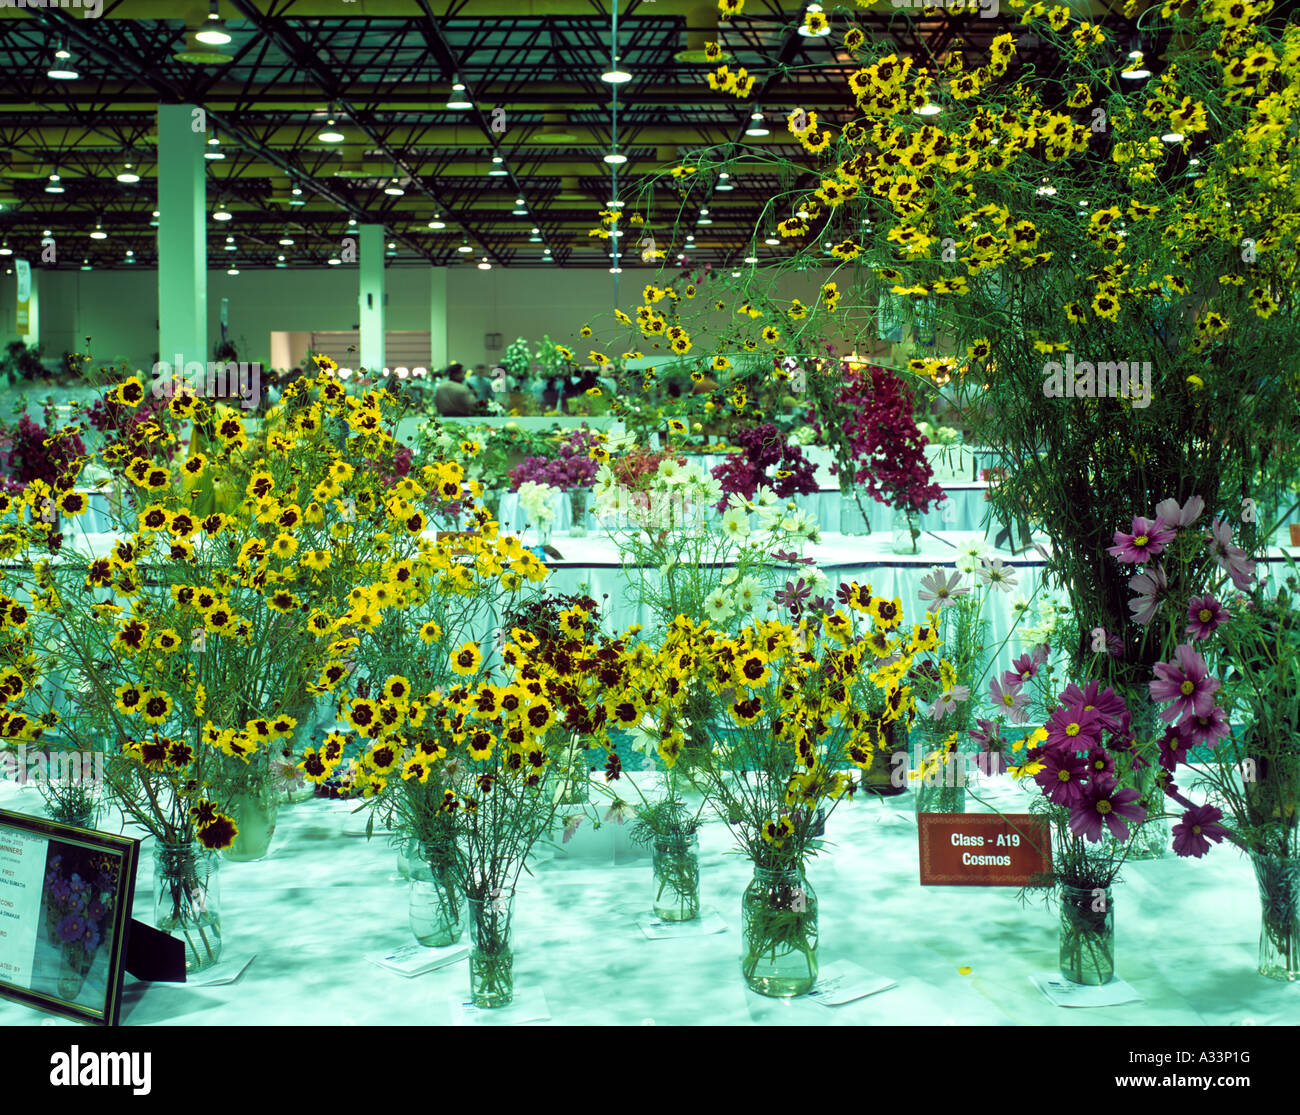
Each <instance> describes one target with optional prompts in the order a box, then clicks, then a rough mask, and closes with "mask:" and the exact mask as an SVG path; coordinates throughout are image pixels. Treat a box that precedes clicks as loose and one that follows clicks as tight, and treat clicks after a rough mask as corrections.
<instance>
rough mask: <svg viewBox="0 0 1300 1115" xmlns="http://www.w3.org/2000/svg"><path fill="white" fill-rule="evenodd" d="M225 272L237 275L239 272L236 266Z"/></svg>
mask: <svg viewBox="0 0 1300 1115" xmlns="http://www.w3.org/2000/svg"><path fill="white" fill-rule="evenodd" d="M226 274H227V275H238V274H239V268H238V267H232V268H231V269H230V270H229V271H227V272H226Z"/></svg>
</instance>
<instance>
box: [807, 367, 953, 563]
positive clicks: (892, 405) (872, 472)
mask: <svg viewBox="0 0 1300 1115" xmlns="http://www.w3.org/2000/svg"><path fill="white" fill-rule="evenodd" d="M807 383H808V387H809V393H810V395H811V398H812V400H813V410H814V415H815V418H816V422H817V425H818V432H819V435H820V436H821V437H822V438H823V439H825V442H826V444H827V445H829V446H830V448H831V450H832V452H833V453H834V455H835V468H836V471H837V473H838V475H839V480H840V491H841V493H842V494H843V495H844V496H846V497H847V496H849V495H852V497H853V498H854V500H856V501H858V506H859V508H860V509H861V507H862V504H861V499H860V496H859V494H858V488H857V487H855V486H854V485H855V484H857V485H861V487H862V489H863V490H865V491H866V493H867V495H869V496H870V497H871V498H872V499H874V500H875V501H876V502H877V503H883V504H886V505H887V506H889V507H892V508H893V509H894V510H895V511H899V512H902V513H903V515H904V516H905V518H906V520H907V524H908V530H909V533H910V535H911V545H912V551H913V552H915V551H916V539H917V537H918V536H919V534H920V530H919V528H918V527H917V526H916V523H915V520H916V517H917V515H919V514H924V513H925V512H927V511H929V509H930V504H931V503H932V502H934V501H936V500H941V499H943V488H942V487H941V486H940V485H938V484H936V483H934V472H933V470H932V469H931V467H930V464H929V461H927V460H926V456H925V446H926V444H927V439H926V437H925V435H924V434H922V433H921V431H920V429H919V428H918V427H917V425H916V420H915V419H914V418H913V406H912V398H911V394H910V392H909V391H908V389H907V387H906V386H905V384H904V383H903V381H902V380H901V379H900V378H899V377H898V376H897V375H896V374H895V373H894V372H891V371H889V370H888V369H886V368H881V367H878V366H876V365H868V366H867V367H865V368H859V367H854V366H852V365H850V364H848V363H845V364H843V365H842V366H841V365H838V364H829V365H828V366H826V367H825V368H823V369H822V370H820V371H815V372H812V373H808V376H807ZM863 517H864V519H865V517H866V511H865V509H863Z"/></svg>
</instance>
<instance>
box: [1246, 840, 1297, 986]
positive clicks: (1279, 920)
mask: <svg viewBox="0 0 1300 1115" xmlns="http://www.w3.org/2000/svg"><path fill="white" fill-rule="evenodd" d="M1250 860H1251V863H1252V864H1253V865H1254V868H1255V880H1256V882H1258V883H1259V902H1260V910H1261V915H1262V917H1261V921H1260V929H1259V973H1260V975H1262V976H1268V978H1269V979H1275V980H1283V981H1286V982H1295V981H1296V980H1300V858H1297V857H1295V856H1269V855H1263V854H1261V853H1258V852H1252V853H1251V857H1250Z"/></svg>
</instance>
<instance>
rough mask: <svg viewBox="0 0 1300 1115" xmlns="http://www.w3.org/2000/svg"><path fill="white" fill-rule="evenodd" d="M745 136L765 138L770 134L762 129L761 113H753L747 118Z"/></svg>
mask: <svg viewBox="0 0 1300 1115" xmlns="http://www.w3.org/2000/svg"><path fill="white" fill-rule="evenodd" d="M745 134H746V135H747V136H767V135H771V134H772V133H771V132H770V131H768V130H767V129H766V128H765V127H763V114H762V113H761V112H755V113H753V114H752V115H751V116H750V118H749V127H748V128H746V129H745Z"/></svg>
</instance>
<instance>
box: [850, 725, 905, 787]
mask: <svg viewBox="0 0 1300 1115" xmlns="http://www.w3.org/2000/svg"><path fill="white" fill-rule="evenodd" d="M870 735H871V740H872V742H873V743H874V744H875V749H874V750H873V751H872V753H871V762H870V764H868V766H867V767H866V769H865V770H863V772H862V776H861V777H860V778H859V779H858V789H859V790H860V791H861V792H862V794H863V795H864V796H866V797H867V798H868V800H870V798H871V797H873V796H874V797H893V796H895V795H896V794H905V793H907V754H906V752H905V751H902V752H900V751H899V749H898V747H897V741H898V740H899V739H900V738H901V737H900V736H899V728H898V723H897V721H877V722H876V723H875V724H873V726H872V728H871V733H870Z"/></svg>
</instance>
